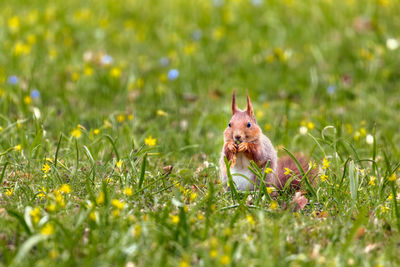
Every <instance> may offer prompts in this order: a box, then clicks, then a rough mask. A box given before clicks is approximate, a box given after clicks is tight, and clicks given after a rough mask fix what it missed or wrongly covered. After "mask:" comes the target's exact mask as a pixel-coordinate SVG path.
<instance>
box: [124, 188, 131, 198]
mask: <svg viewBox="0 0 400 267" xmlns="http://www.w3.org/2000/svg"><path fill="white" fill-rule="evenodd" d="M124 194H125V195H127V196H128V197H130V196H132V195H133V190H132V187H125V189H124Z"/></svg>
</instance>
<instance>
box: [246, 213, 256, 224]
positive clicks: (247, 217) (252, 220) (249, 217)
mask: <svg viewBox="0 0 400 267" xmlns="http://www.w3.org/2000/svg"><path fill="white" fill-rule="evenodd" d="M246 219H247V221H248V222H249V223H250V224H251V225H254V224H255V221H254V218H253V216H251V215H247V216H246Z"/></svg>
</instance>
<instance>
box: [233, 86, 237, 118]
mask: <svg viewBox="0 0 400 267" xmlns="http://www.w3.org/2000/svg"><path fill="white" fill-rule="evenodd" d="M236 111H237V108H236V96H235V90H233V94H232V115H233V114H235V113H236Z"/></svg>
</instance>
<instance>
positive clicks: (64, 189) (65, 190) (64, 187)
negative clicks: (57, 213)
mask: <svg viewBox="0 0 400 267" xmlns="http://www.w3.org/2000/svg"><path fill="white" fill-rule="evenodd" d="M58 190H59V191H60V192H61V193H65V194H70V193H71V187H70V186H69V185H68V184H63V185H61V187H60V188H59V189H58Z"/></svg>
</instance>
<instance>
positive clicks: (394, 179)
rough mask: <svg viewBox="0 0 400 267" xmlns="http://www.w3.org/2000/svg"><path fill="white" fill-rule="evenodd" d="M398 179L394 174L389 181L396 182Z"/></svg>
mask: <svg viewBox="0 0 400 267" xmlns="http://www.w3.org/2000/svg"><path fill="white" fill-rule="evenodd" d="M396 179H397V177H396V173H393V174H392V175H390V176H389V178H388V180H389V182H395V181H396Z"/></svg>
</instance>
